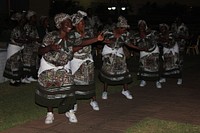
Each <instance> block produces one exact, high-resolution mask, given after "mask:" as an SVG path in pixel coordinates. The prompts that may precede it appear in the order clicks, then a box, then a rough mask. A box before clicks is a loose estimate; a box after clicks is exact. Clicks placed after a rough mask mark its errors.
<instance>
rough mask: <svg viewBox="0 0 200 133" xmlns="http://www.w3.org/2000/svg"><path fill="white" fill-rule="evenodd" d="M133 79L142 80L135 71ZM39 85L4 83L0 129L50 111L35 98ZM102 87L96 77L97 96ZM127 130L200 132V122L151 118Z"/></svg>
mask: <svg viewBox="0 0 200 133" xmlns="http://www.w3.org/2000/svg"><path fill="white" fill-rule="evenodd" d="M196 58H197V57H196ZM192 59H193V58H192ZM130 61H132V60H130ZM195 61H196V59H194V61H193V60H191V61H190V60H189V63H188V62H187V63H186V64H185V66H187V67H188V68H189V67H190V66H193V65H194V62H195ZM133 68H134V67H133ZM133 68H132V70H133ZM95 75H98V74H97V73H96V74H95ZM96 78H97V77H96ZM135 81H136V82H135ZM133 83H134V84H139V81H137V80H136V75H135V74H134V82H133ZM36 87H37V82H35V83H31V84H24V85H21V86H20V87H12V86H10V85H9V82H5V83H0V95H1V96H0V131H3V130H5V129H7V128H11V127H14V126H16V125H19V124H23V123H25V122H28V121H31V120H34V119H38V118H41V117H44V116H45V115H46V109H45V108H43V107H40V106H38V105H36V104H35V102H34V92H35V88H36ZM102 88H103V84H102V83H101V82H100V81H99V80H96V90H97V99H99V98H100V97H101V92H102ZM112 88H115V89H112ZM121 89H122V86H109V94H112V93H118V92H120V91H121ZM126 133H200V126H195V125H190V124H183V123H176V122H170V121H163V120H157V119H150V118H149V119H145V120H143V121H140V122H139V123H136V124H135V125H133V127H131V128H130V129H127V132H126Z"/></svg>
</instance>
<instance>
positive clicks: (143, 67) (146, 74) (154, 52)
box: [135, 20, 162, 88]
mask: <svg viewBox="0 0 200 133" xmlns="http://www.w3.org/2000/svg"><path fill="white" fill-rule="evenodd" d="M138 30H139V31H138V33H137V34H136V35H135V44H137V46H138V47H140V48H145V49H147V51H141V52H140V59H139V62H140V65H139V72H138V78H139V79H140V80H141V82H140V87H144V86H145V85H146V84H147V82H146V81H147V80H148V81H154V82H156V87H157V88H162V86H161V83H160V82H159V79H160V75H159V70H160V68H159V67H160V66H159V48H158V45H157V33H156V31H154V30H150V29H148V27H147V24H146V22H145V21H144V20H139V21H138Z"/></svg>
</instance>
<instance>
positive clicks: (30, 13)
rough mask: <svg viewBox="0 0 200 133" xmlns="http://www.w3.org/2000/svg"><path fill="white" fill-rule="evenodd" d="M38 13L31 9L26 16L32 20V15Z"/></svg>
mask: <svg viewBox="0 0 200 133" xmlns="http://www.w3.org/2000/svg"><path fill="white" fill-rule="evenodd" d="M34 15H36V12H34V11H31V10H29V11H28V12H27V14H26V18H27V19H28V20H30V18H31V17H32V16H34Z"/></svg>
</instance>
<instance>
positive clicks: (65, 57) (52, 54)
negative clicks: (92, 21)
mask: <svg viewBox="0 0 200 133" xmlns="http://www.w3.org/2000/svg"><path fill="white" fill-rule="evenodd" d="M54 21H55V24H56V27H57V28H58V31H52V32H50V33H48V34H47V35H46V36H45V37H44V39H43V44H42V46H41V47H40V49H39V53H40V54H41V55H42V58H41V63H40V69H39V72H38V83H39V87H38V88H37V89H36V95H35V101H36V103H37V104H39V105H41V106H45V107H47V116H46V119H45V124H51V123H53V120H54V114H53V108H58V113H65V115H66V116H67V117H68V118H69V121H70V122H72V123H76V122H77V118H76V116H75V114H74V111H73V109H74V104H75V103H76V99H75V94H74V90H73V85H74V80H73V76H72V73H71V69H70V60H71V59H72V58H73V49H72V44H71V43H70V41H68V33H69V32H70V30H71V29H72V24H71V19H70V16H69V15H68V14H65V13H60V14H57V15H56V16H55V18H54Z"/></svg>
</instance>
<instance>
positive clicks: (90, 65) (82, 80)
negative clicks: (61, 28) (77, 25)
mask: <svg viewBox="0 0 200 133" xmlns="http://www.w3.org/2000/svg"><path fill="white" fill-rule="evenodd" d="M93 36H94V35H93V32H92V31H91V30H85V35H84V37H83V36H81V35H80V34H79V33H78V32H77V31H73V32H72V33H71V34H70V35H69V38H70V40H75V41H74V45H75V46H78V45H81V43H82V41H83V40H84V39H90V38H92V37H93ZM91 50H92V49H91V46H90V45H89V46H85V47H83V48H82V49H80V50H79V51H77V52H75V53H74V58H73V60H72V61H71V68H72V74H73V75H74V82H75V85H76V91H75V94H76V98H77V99H90V98H92V97H93V96H95V83H94V61H93V58H92V55H91Z"/></svg>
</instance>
